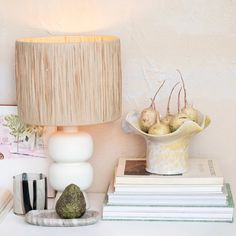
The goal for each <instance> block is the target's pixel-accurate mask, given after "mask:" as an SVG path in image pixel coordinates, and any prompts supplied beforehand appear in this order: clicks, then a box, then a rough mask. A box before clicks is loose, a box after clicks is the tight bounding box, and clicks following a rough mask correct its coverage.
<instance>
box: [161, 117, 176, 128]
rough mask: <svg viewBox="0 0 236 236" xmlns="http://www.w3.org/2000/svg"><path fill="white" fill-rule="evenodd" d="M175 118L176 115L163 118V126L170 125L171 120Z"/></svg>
mask: <svg viewBox="0 0 236 236" xmlns="http://www.w3.org/2000/svg"><path fill="white" fill-rule="evenodd" d="M173 118H174V115H171V114H169V115H166V116H165V117H163V118H162V119H161V123H163V124H165V125H169V124H170V122H171V120H172V119H173Z"/></svg>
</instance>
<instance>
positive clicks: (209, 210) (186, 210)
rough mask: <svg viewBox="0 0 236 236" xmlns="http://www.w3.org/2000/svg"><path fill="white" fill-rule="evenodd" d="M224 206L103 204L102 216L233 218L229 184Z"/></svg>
mask: <svg viewBox="0 0 236 236" xmlns="http://www.w3.org/2000/svg"><path fill="white" fill-rule="evenodd" d="M226 190H227V196H228V197H227V205H226V206H212V205H211V206H201V205H199V206H186V205H183V206H170V205H169V206H162V205H156V206H150V205H136V206H135V205H108V204H107V203H105V204H104V206H103V217H104V219H106V218H109V217H110V218H116V217H117V218H120V219H122V218H125V219H127V218H129V217H130V218H135V217H137V218H145V219H149V218H155V217H156V218H181V219H183V218H188V217H190V218H191V217H192V218H194V219H201V218H207V219H209V218H212V219H216V218H217V219H221V218H223V219H226V218H227V219H231V220H232V218H233V210H234V203H233V198H232V194H231V191H230V186H229V184H227V185H226Z"/></svg>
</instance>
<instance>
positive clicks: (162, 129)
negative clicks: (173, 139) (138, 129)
mask: <svg viewBox="0 0 236 236" xmlns="http://www.w3.org/2000/svg"><path fill="white" fill-rule="evenodd" d="M170 132H171V131H170V127H169V125H166V124H163V123H162V122H160V123H156V124H154V125H153V126H152V127H151V128H150V129H149V130H148V133H149V134H152V135H164V134H169V133H170Z"/></svg>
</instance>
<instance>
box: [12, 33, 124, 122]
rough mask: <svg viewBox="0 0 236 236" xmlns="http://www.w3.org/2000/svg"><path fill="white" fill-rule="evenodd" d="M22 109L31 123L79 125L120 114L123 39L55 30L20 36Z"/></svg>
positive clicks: (19, 96)
mask: <svg viewBox="0 0 236 236" xmlns="http://www.w3.org/2000/svg"><path fill="white" fill-rule="evenodd" d="M16 85H17V103H18V113H19V116H20V117H21V119H22V120H23V121H24V122H25V123H28V124H38V125H57V126H74V125H87V124H97V123H104V122H109V121H113V120H116V119H118V118H119V117H120V116H121V63H120V41H119V39H118V38H117V37H113V36H56V37H45V38H25V39H19V40H17V41H16Z"/></svg>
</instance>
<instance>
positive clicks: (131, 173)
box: [115, 158, 224, 185]
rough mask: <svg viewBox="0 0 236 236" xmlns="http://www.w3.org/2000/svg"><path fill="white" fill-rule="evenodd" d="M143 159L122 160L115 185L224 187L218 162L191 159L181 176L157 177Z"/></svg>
mask: <svg viewBox="0 0 236 236" xmlns="http://www.w3.org/2000/svg"><path fill="white" fill-rule="evenodd" d="M145 165H146V160H145V159H143V158H132V159H131V158H120V159H119V163H118V167H117V169H116V172H115V185H120V184H127V185H129V184H131V185H132V184H136V185H156V184H158V185H161V184H163V185H175V184H179V185H194V184H196V185H214V184H217V185H223V182H224V178H223V175H222V172H221V171H220V168H219V165H218V164H217V162H216V161H213V160H209V159H199V158H190V159H189V161H188V171H187V172H186V173H183V174H180V175H171V176H170V175H169V176H167V175H157V174H151V173H149V172H147V171H146V170H145Z"/></svg>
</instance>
